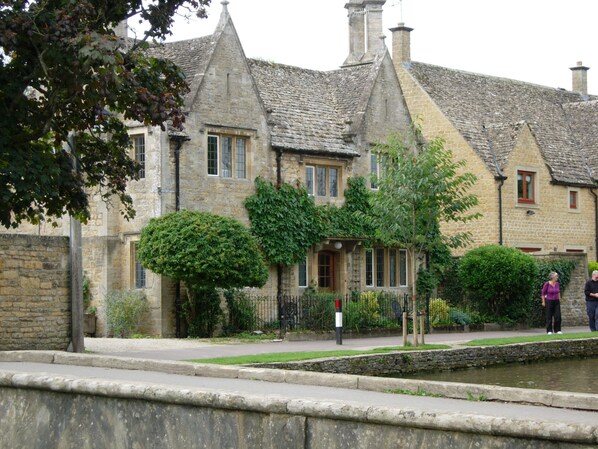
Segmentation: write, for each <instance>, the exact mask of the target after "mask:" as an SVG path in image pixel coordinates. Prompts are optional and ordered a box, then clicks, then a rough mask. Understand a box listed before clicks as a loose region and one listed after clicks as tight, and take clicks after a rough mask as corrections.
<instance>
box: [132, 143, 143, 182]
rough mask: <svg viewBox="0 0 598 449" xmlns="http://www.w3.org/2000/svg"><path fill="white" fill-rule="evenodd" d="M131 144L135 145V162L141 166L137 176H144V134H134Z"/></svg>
mask: <svg viewBox="0 0 598 449" xmlns="http://www.w3.org/2000/svg"><path fill="white" fill-rule="evenodd" d="M133 145H134V146H135V162H137V163H138V164H139V165H140V166H141V168H140V169H139V178H145V136H134V137H133Z"/></svg>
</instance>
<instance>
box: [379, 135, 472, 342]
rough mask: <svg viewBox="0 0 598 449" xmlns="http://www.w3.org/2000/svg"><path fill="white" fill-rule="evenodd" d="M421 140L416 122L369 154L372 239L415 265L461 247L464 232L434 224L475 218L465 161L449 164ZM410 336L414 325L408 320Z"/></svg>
mask: <svg viewBox="0 0 598 449" xmlns="http://www.w3.org/2000/svg"><path fill="white" fill-rule="evenodd" d="M423 141H424V139H423V137H422V135H421V130H420V128H419V126H417V124H414V125H413V126H412V132H411V133H409V134H405V135H398V134H392V135H390V136H389V138H388V141H387V142H386V143H383V144H380V145H378V146H376V148H375V149H374V150H373V151H374V153H375V154H376V155H377V157H378V161H379V165H380V175H379V176H378V177H377V178H376V179H374V182H375V183H376V184H377V186H378V191H377V192H375V193H374V195H373V196H372V224H373V227H374V230H375V237H376V240H378V241H380V242H382V243H383V244H385V245H386V246H401V247H403V248H406V249H408V250H410V251H411V254H412V258H413V260H414V261H415V260H416V259H418V258H419V256H421V255H422V254H424V253H426V254H429V253H430V252H433V251H436V252H443V251H442V249H443V248H446V247H448V248H457V247H460V246H464V245H465V244H466V243H467V242H468V241H469V240H470V239H471V236H470V233H468V232H466V231H464V232H458V233H454V234H451V235H443V234H442V233H441V232H440V229H439V224H440V223H443V222H444V223H450V222H460V223H466V222H469V221H471V220H474V219H476V218H478V217H479V216H480V214H479V213H475V212H471V209H472V208H473V207H474V206H476V205H477V204H478V199H477V197H476V196H475V195H474V194H470V193H468V190H469V189H470V188H471V187H472V186H473V185H474V183H475V182H476V177H475V175H473V174H472V173H468V172H463V171H462V169H463V167H464V166H465V161H454V160H453V155H452V152H451V151H450V150H448V149H446V148H445V143H444V141H443V140H442V139H440V138H435V139H433V140H431V141H429V142H426V143H422V142H423ZM412 273H413V278H412V288H413V293H412V294H413V310H417V302H416V297H417V295H416V279H415V270H412ZM413 325H414V335H417V331H416V329H417V322H416V320H415V316H414V323H413Z"/></svg>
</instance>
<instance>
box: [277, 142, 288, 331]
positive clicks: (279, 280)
mask: <svg viewBox="0 0 598 449" xmlns="http://www.w3.org/2000/svg"><path fill="white" fill-rule="evenodd" d="M276 186H277V188H278V189H280V188H281V187H282V150H281V149H280V148H279V149H277V150H276ZM282 270H283V266H282V264H278V266H277V267H276V278H277V284H278V285H277V286H276V297H277V299H278V301H277V302H278V322H279V323H280V325H281V331H282V330H283V324H282V319H283V310H282ZM285 330H286V329H285Z"/></svg>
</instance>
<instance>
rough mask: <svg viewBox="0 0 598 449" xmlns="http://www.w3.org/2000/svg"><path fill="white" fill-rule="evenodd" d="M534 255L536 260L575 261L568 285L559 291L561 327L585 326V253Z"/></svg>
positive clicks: (586, 268) (586, 269)
mask: <svg viewBox="0 0 598 449" xmlns="http://www.w3.org/2000/svg"><path fill="white" fill-rule="evenodd" d="M534 257H535V259H536V261H538V262H540V261H545V260H555V259H556V260H570V261H572V262H575V269H574V270H573V272H572V273H571V280H570V281H569V285H567V289H566V290H564V291H563V292H561V298H562V300H561V314H562V316H563V329H566V328H567V326H587V324H588V316H587V314H586V297H585V295H584V292H583V291H584V286H585V283H586V280H587V279H588V259H587V254H583V253H551V254H545V255H535V254H534ZM547 280H548V279H547ZM588 330H589V329H588Z"/></svg>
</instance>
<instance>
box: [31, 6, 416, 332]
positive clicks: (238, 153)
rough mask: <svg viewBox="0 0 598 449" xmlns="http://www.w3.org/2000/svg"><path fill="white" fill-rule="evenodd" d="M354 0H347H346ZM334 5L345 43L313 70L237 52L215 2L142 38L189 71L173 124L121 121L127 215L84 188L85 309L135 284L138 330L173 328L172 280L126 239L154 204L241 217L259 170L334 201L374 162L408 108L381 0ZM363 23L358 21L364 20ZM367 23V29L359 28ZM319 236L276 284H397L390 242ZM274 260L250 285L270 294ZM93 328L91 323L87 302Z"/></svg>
mask: <svg viewBox="0 0 598 449" xmlns="http://www.w3.org/2000/svg"><path fill="white" fill-rule="evenodd" d="M355 3H357V4H359V3H361V2H355ZM366 3H367V6H366V7H365V8H366V9H367V10H368V14H363V5H354V4H353V2H352V3H349V4H348V5H347V8H348V9H349V16H350V20H356V21H357V22H359V23H360V24H361V26H360V30H359V31H355V29H354V28H351V32H350V39H351V41H352V42H353V45H352V50H351V53H350V54H349V56H348V57H347V58H346V60H345V62H344V63H342V60H339V64H340V63H342V67H341V68H339V69H338V70H333V71H315V70H307V69H302V68H299V67H292V66H287V65H281V64H276V63H272V62H266V61H261V60H254V59H248V58H246V56H245V54H244V51H243V47H242V45H241V41H240V39H239V36H238V35H237V32H236V30H235V27H234V24H233V20H232V18H231V15H230V14H229V11H228V1H226V0H225V1H222V12H221V16H220V21H219V23H218V25H217V27H216V29H215V31H214V33H213V34H211V35H208V36H204V37H200V38H197V39H190V40H185V41H179V42H173V43H166V44H163V45H160V46H156V47H153V48H151V49H150V50H149V51H150V52H151V54H152V55H154V56H159V57H165V58H168V59H171V60H173V61H175V62H176V63H177V64H178V65H179V66H180V67H182V68H183V70H184V72H185V74H186V76H187V79H188V81H189V84H190V87H191V89H190V92H189V94H188V95H187V96H186V100H185V109H186V122H185V129H184V131H183V132H179V131H173V130H166V131H162V130H160V129H159V128H157V127H148V126H145V125H143V124H140V123H134V122H130V123H127V125H128V126H129V128H130V134H131V136H132V140H133V142H134V148H132V149H131V157H132V158H135V159H136V160H137V161H138V162H139V163H140V164H141V165H142V167H143V169H142V172H141V173H140V179H139V180H137V181H131V182H130V184H129V186H128V193H129V194H130V195H131V197H132V199H133V202H134V206H135V209H136V212H137V214H136V217H135V218H134V219H132V220H130V221H126V220H124V219H123V218H122V217H121V215H120V213H119V208H118V207H117V205H116V204H105V203H104V202H103V201H101V200H100V199H99V198H98V199H97V201H93V203H92V204H93V210H92V219H91V220H90V221H89V223H88V224H87V225H84V226H83V245H82V246H83V264H84V267H83V268H84V273H85V275H86V276H87V277H88V278H89V279H90V281H91V291H92V297H93V298H94V300H95V305H97V307H98V310H99V311H100V312H101V310H102V306H103V304H102V298H103V297H104V296H105V295H106V293H108V292H110V291H112V290H116V289H141V290H143V291H144V292H145V294H146V296H147V298H148V299H149V301H150V306H151V320H150V322H148V323H147V326H146V328H145V329H144V332H146V333H149V334H154V335H162V336H173V335H175V333H176V319H175V302H176V298H177V296H178V295H180V294H181V293H180V290H179V289H178V287H177V285H176V284H175V283H174V282H173V281H172V280H170V279H168V278H165V277H162V276H159V275H156V274H154V273H151V272H150V271H148V270H145V269H144V268H143V267H142V266H141V265H140V264H139V262H138V261H137V258H136V246H137V243H138V241H139V238H140V233H141V230H142V229H143V227H144V226H145V225H146V224H147V223H148V222H149V220H150V219H152V218H154V217H159V216H161V215H163V214H166V213H169V212H173V211H176V210H183V209H188V210H201V211H208V212H213V213H216V214H220V215H226V216H230V217H234V218H237V219H239V220H240V221H241V222H243V223H244V224H246V225H249V218H248V213H247V210H246V209H245V207H244V200H245V199H246V198H247V197H248V196H250V195H252V194H253V193H254V192H255V186H254V180H255V178H256V177H258V176H261V177H263V178H265V179H266V180H269V181H271V182H273V183H276V182H278V181H279V180H280V181H282V182H286V183H289V184H293V185H294V184H297V183H300V184H303V185H304V186H306V188H307V189H308V191H309V192H310V194H311V195H313V198H314V200H315V202H316V204H335V205H342V204H343V203H344V197H343V192H344V190H345V189H346V188H347V185H348V179H349V178H351V177H354V176H363V177H366V178H367V177H368V176H369V174H370V173H371V172H372V170H377V163H376V160H375V158H372V157H371V153H370V149H371V148H372V146H373V145H374V144H376V143H378V142H381V141H383V140H384V139H385V138H386V137H387V136H388V134H389V133H391V132H407V131H408V130H409V124H410V118H409V115H408V112H407V108H406V105H405V103H404V101H403V96H402V93H401V89H400V86H399V80H398V77H397V74H396V71H395V68H394V65H393V62H392V59H391V57H390V54H389V52H388V50H387V49H386V46H385V45H384V41H383V40H382V39H380V36H381V35H382V5H383V4H384V1H368V2H366ZM366 23H367V27H366V26H365V25H366ZM366 28H367V31H366ZM28 228H29V230H28V231H27V226H24V227H22V228H21V231H23V232H35V233H40V234H60V233H65V234H66V233H68V220H65V221H64V224H63V226H59V227H58V228H51V227H49V226H45V225H40V226H39V227H36V228H35V229H34V228H33V227H31V226H29V227H28ZM334 237H335V236H330V238H329V239H326V240H324V241H322V242H321V243H320V244H318V245H316V246H314V247H313V248H311V249H310V250H309V251H308V254H307V255H306V259H305V262H304V263H300V264H298V265H296V266H294V267H289V268H287V269H285V271H284V273H283V278H282V287H283V291H284V293H285V294H292V295H297V294H301V293H302V291H303V290H304V289H305V288H307V287H308V286H310V285H314V284H315V285H317V286H318V287H319V288H320V289H321V290H324V291H334V292H338V293H348V292H349V291H350V290H351V289H356V290H367V289H385V290H391V291H395V292H407V291H408V289H409V285H408V284H409V281H408V280H409V279H410V276H409V269H410V267H409V265H410V264H409V263H408V257H407V252H406V251H405V250H402V249H400V248H374V249H371V250H365V249H364V248H363V247H362V246H361V244H360V242H359V241H358V240H351V239H346V238H345V239H339V238H337V239H335V238H334ZM277 289H278V276H277V271H276V269H275V268H274V267H273V268H272V269H271V273H270V278H269V281H268V282H267V284H266V285H265V286H264V287H263V288H262V289H260V291H259V293H260V294H263V295H269V296H275V295H276V293H277ZM98 319H99V322H98V334H99V335H101V334H102V333H103V332H104V329H105V323H103V320H102V314H101V313H100V314H99V317H98Z"/></svg>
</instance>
